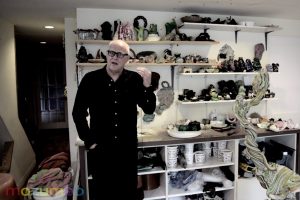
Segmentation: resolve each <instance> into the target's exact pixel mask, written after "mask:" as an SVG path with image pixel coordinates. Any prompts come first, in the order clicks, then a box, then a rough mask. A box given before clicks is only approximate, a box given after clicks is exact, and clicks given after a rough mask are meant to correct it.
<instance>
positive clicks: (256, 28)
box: [182, 22, 281, 50]
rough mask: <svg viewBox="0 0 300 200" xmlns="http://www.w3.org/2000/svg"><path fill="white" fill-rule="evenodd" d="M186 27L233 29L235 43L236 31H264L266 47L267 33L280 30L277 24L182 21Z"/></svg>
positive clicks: (218, 29)
mask: <svg viewBox="0 0 300 200" xmlns="http://www.w3.org/2000/svg"><path fill="white" fill-rule="evenodd" d="M182 28H186V29H203V30H204V31H206V30H214V31H234V32H235V43H237V34H238V32H252V33H264V34H265V46H266V50H267V48H268V34H269V33H271V32H274V31H278V30H281V28H280V27H278V26H273V25H270V26H243V25H228V24H206V23H191V22H184V23H183V27H182Z"/></svg>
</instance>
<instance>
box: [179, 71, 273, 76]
mask: <svg viewBox="0 0 300 200" xmlns="http://www.w3.org/2000/svg"><path fill="white" fill-rule="evenodd" d="M258 73H259V72H216V73H179V75H180V76H207V75H212V76H213V75H216V76H218V75H255V74H258ZM268 73H271V74H272V73H279V72H268Z"/></svg>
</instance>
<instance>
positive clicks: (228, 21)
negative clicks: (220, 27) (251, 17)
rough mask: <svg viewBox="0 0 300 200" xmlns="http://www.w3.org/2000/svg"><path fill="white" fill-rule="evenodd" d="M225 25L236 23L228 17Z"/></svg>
mask: <svg viewBox="0 0 300 200" xmlns="http://www.w3.org/2000/svg"><path fill="white" fill-rule="evenodd" d="M226 24H228V25H237V24H238V23H237V22H236V21H235V20H234V19H233V18H231V16H230V17H227V20H226Z"/></svg>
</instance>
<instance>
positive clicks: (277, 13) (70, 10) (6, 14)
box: [0, 0, 300, 41]
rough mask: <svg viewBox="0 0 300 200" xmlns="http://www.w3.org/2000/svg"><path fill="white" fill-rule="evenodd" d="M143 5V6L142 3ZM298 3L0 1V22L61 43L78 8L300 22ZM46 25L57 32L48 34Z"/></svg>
mask: <svg viewBox="0 0 300 200" xmlns="http://www.w3.org/2000/svg"><path fill="white" fill-rule="evenodd" d="M141 2H143V3H141ZM299 7H300V1H299V0H284V1H283V0H151V1H141V0H101V1H99V0H0V18H3V19H4V20H6V21H8V22H10V23H13V24H15V25H16V34H17V35H18V36H20V37H25V38H35V39H36V40H52V41H62V38H63V32H64V18H65V17H73V18H75V17H76V8H110V9H130V10H152V11H171V12H187V13H196V14H201V13H206V14H210V13H211V14H220V15H240V16H256V17H269V18H283V19H297V20H300V12H299ZM45 25H54V26H55V29H53V30H45V29H44V28H43V27H44V26H45Z"/></svg>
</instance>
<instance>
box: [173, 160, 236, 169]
mask: <svg viewBox="0 0 300 200" xmlns="http://www.w3.org/2000/svg"><path fill="white" fill-rule="evenodd" d="M231 165H234V163H233V162H228V163H225V162H221V161H218V159H217V158H209V159H208V160H207V161H205V163H203V164H197V163H193V164H192V165H188V166H187V167H186V168H183V167H181V166H177V167H176V168H171V169H167V171H168V172H178V171H186V170H195V169H205V168H214V167H221V166H231Z"/></svg>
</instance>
